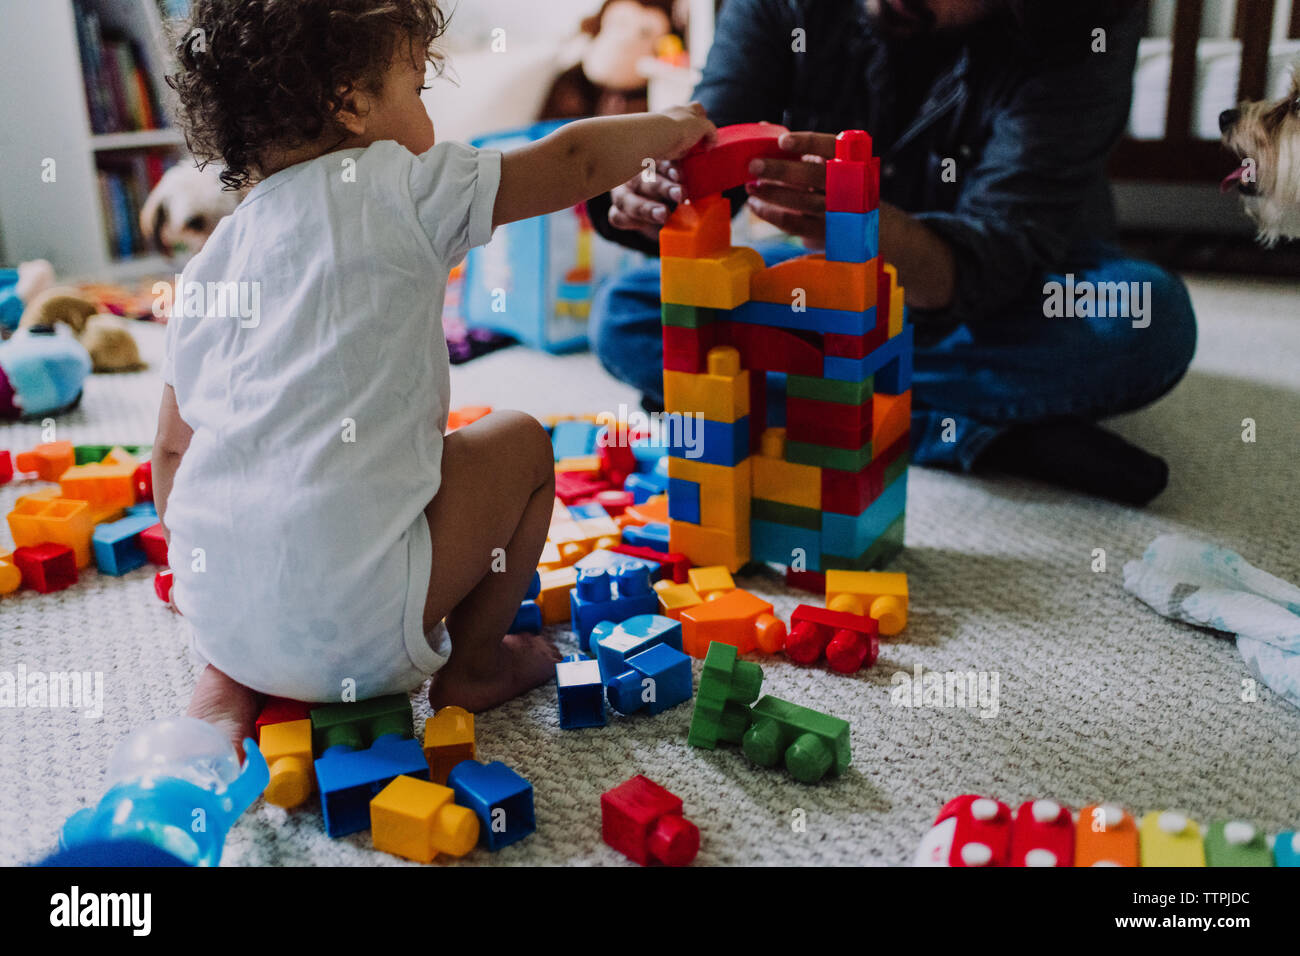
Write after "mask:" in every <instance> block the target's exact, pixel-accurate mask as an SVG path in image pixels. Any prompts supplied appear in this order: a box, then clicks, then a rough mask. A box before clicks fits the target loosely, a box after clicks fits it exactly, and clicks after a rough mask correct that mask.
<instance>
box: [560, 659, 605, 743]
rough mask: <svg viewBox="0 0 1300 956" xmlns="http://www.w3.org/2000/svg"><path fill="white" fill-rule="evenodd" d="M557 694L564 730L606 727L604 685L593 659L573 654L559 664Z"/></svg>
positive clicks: (598, 668) (561, 724)
mask: <svg viewBox="0 0 1300 956" xmlns="http://www.w3.org/2000/svg"><path fill="white" fill-rule="evenodd" d="M555 692H556V696H557V698H558V699H559V712H560V726H561V727H562V728H563V729H565V730H576V729H578V728H579V727H604V726H605V722H606V718H605V685H604V683H603V682H602V681H601V679H600V665H599V664H597V663H596V662H595V661H594V660H592V659H591V658H590V657H587V656H586V655H583V654H570V655H569V656H568V657H566V658H565V659H564V660H562V661H560V662H559V663H558V664H556V665H555Z"/></svg>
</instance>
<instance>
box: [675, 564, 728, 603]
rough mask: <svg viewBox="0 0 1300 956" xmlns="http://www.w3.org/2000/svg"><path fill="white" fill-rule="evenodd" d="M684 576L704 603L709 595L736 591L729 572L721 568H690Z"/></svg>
mask: <svg viewBox="0 0 1300 956" xmlns="http://www.w3.org/2000/svg"><path fill="white" fill-rule="evenodd" d="M686 576H687V577H688V578H689V579H690V582H691V587H693V588H694V589H695V593H696V594H698V595H699V596H700V597H702V598H704V600H706V601H707V600H708V599H709V595H711V594H721V593H724V592H726V591H734V590H735V589H736V582H735V581H733V580H732V579H731V572H730V571H728V570H727V569H726V568H723V567H718V566H714V567H703V568H691V569H690V570H689V571H687V572H686Z"/></svg>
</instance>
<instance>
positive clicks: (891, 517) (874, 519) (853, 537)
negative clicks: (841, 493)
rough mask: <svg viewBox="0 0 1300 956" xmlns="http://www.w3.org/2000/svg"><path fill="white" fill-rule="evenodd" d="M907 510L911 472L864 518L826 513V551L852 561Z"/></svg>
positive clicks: (824, 543) (895, 483) (891, 484)
mask: <svg viewBox="0 0 1300 956" xmlns="http://www.w3.org/2000/svg"><path fill="white" fill-rule="evenodd" d="M906 507H907V473H906V472H904V473H903V474H901V475H899V476H898V477H897V478H895V479H894V481H893V482H891V483H890V485H889V487H888V488H886V489H885V490H884V491H883V492H881V494H880V497H878V498H877V499H876V500H875V501H873V502H871V504H869V505H867V509H866V510H865V511H863V512H862V514H860V515H842V514H836V513H835V512H833V511H823V512H822V534H821V539H822V543H821V550H822V552H823V553H825V554H837V555H844V556H846V557H850V558H851V557H856V556H857V555H860V554H862V553H863V552H864V551H866V550H867V548H869V547H871V545H872V544H873V543H875V540H876V539H877V538H879V537H880V536H881V535H882V534H884V533H885V531H886V530H888V528H889V526H890V525H891V524H893V523H894V521H895V520H896V519H897V518H898V516H899V515H901V514H903V512H904V510H905V509H906ZM809 570H811V568H810V569H809Z"/></svg>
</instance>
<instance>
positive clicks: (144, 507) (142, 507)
mask: <svg viewBox="0 0 1300 956" xmlns="http://www.w3.org/2000/svg"><path fill="white" fill-rule="evenodd" d="M126 513H127V514H128V515H152V516H153V519H154V524H157V523H158V508H157V507H156V506H155V505H154V503H153V502H152V501H142V502H140V503H139V504H138V505H132V506H131V507H129V508H127V509H126Z"/></svg>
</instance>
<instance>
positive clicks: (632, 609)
mask: <svg viewBox="0 0 1300 956" xmlns="http://www.w3.org/2000/svg"><path fill="white" fill-rule="evenodd" d="M657 610H659V595H657V594H656V593H655V592H654V589H653V588H651V587H650V572H649V570H648V569H646V568H644V567H620V568H616V569H614V570H612V571H605V570H591V571H581V572H579V573H578V583H577V584H576V585H575V586H574V588H573V590H572V591H570V592H569V611H570V613H571V615H572V626H573V632H574V633H575V634H576V635H577V636H578V646H579V647H581V648H582V649H583V650H587V651H590V650H591V644H590V638H591V631H592V629H593V628H594V627H595V626H596V625H597V624H599V623H600V622H601V621H614V622H615V623H617V622H619V621H626V620H627V619H628V618H629V617H635V616H636V615H638V614H653V613H655V611H657Z"/></svg>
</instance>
